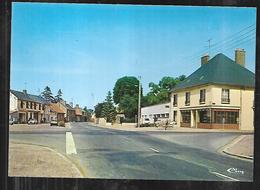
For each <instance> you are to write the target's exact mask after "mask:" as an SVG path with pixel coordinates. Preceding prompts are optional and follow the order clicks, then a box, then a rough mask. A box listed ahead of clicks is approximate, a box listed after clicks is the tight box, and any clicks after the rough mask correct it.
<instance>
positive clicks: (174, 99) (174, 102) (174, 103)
mask: <svg viewBox="0 0 260 190" xmlns="http://www.w3.org/2000/svg"><path fill="white" fill-rule="evenodd" d="M177 98H178V96H177V94H174V95H173V106H177V101H178V100H177Z"/></svg>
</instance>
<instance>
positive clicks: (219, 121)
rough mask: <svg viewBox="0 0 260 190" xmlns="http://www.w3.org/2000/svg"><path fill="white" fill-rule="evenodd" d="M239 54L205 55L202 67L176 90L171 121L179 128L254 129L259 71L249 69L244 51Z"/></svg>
mask: <svg viewBox="0 0 260 190" xmlns="http://www.w3.org/2000/svg"><path fill="white" fill-rule="evenodd" d="M235 57H236V59H235V61H233V60H232V59H230V58H228V57H227V56H225V55H224V54H221V53H220V54H217V55H216V56H215V57H213V58H212V59H210V60H209V56H208V55H206V56H204V57H202V59H201V67H200V68H199V69H197V70H196V71H195V72H193V73H192V74H191V75H190V76H188V77H187V78H186V79H185V80H184V81H182V82H180V83H179V84H177V85H176V86H175V88H174V89H173V90H172V92H171V104H170V107H171V111H170V120H171V121H176V122H177V126H179V127H192V128H204V129H237V130H253V129H254V124H253V123H254V122H253V121H254V110H253V107H254V103H253V102H254V88H255V74H254V73H252V72H251V71H249V70H248V69H246V68H245V51H244V50H241V49H237V50H236V52H235Z"/></svg>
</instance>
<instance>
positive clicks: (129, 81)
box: [113, 76, 142, 119]
mask: <svg viewBox="0 0 260 190" xmlns="http://www.w3.org/2000/svg"><path fill="white" fill-rule="evenodd" d="M138 97H139V80H138V79H137V78H136V77H133V76H125V77H122V78H120V79H118V80H117V81H116V83H115V87H114V89H113V100H114V102H115V104H118V109H119V111H120V112H123V113H124V114H125V116H126V117H127V118H129V119H132V118H134V117H135V115H137V110H138ZM141 97H142V89H141Z"/></svg>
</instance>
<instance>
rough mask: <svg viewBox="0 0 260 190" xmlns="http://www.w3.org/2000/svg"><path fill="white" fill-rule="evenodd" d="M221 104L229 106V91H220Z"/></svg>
mask: <svg viewBox="0 0 260 190" xmlns="http://www.w3.org/2000/svg"><path fill="white" fill-rule="evenodd" d="M221 103H222V104H229V103H230V99H229V89H222V94H221Z"/></svg>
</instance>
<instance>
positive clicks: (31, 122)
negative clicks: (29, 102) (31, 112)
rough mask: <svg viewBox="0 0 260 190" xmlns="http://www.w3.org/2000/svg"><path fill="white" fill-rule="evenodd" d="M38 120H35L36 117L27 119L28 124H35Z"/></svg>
mask: <svg viewBox="0 0 260 190" xmlns="http://www.w3.org/2000/svg"><path fill="white" fill-rule="evenodd" d="M37 123H38V122H37V120H36V119H29V121H28V124H29V125H30V124H37Z"/></svg>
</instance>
